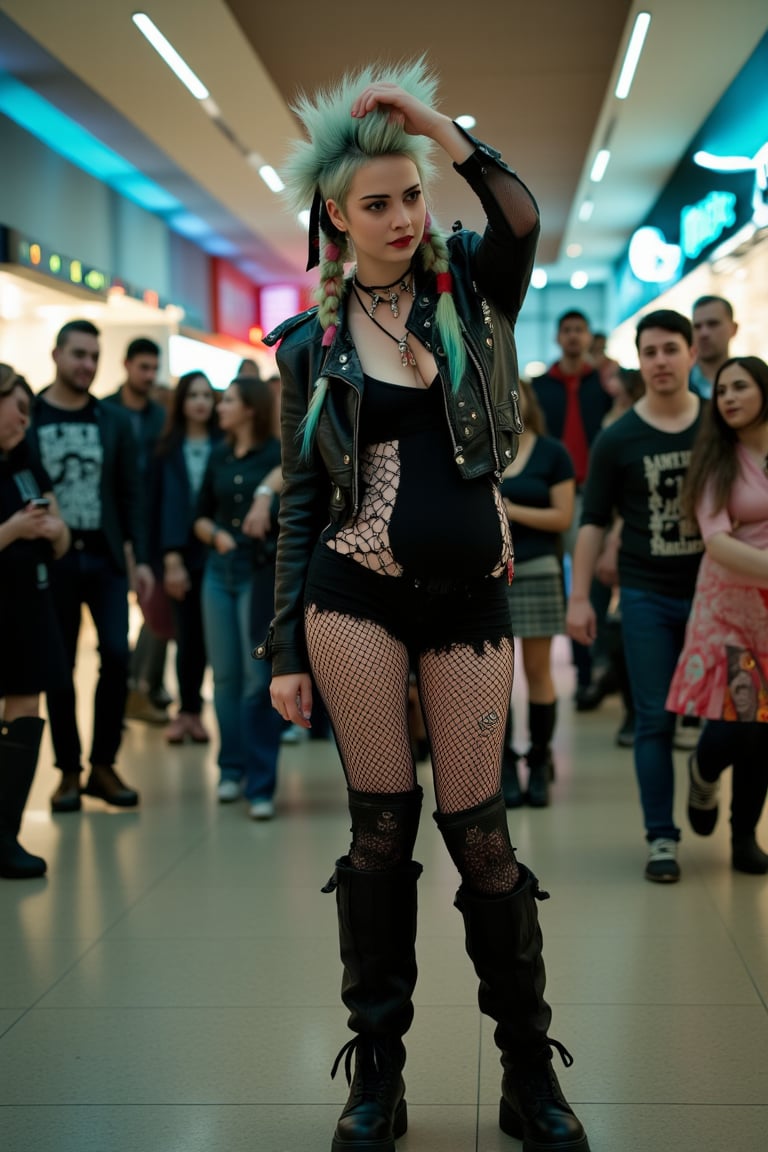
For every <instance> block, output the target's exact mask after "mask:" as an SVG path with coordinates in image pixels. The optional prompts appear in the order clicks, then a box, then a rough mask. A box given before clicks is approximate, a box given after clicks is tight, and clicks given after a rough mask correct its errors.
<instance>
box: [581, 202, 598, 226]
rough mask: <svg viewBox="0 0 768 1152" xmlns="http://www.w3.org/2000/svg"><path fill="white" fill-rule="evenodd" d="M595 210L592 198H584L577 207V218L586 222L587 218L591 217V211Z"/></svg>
mask: <svg viewBox="0 0 768 1152" xmlns="http://www.w3.org/2000/svg"><path fill="white" fill-rule="evenodd" d="M594 210H595V202H594V200H585V201H584V202H583V204H582V205H581V208H579V220H581V221H582V222H583V223H584V224H586V222H587V220H591V219H592V213H593V212H594Z"/></svg>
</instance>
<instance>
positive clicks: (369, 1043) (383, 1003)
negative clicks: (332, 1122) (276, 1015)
mask: <svg viewBox="0 0 768 1152" xmlns="http://www.w3.org/2000/svg"><path fill="white" fill-rule="evenodd" d="M420 806H421V789H418V790H417V791H416V792H412V793H401V794H397V795H393V796H390V797H385V796H382V795H377V796H376V797H372V796H365V795H363V794H360V793H351V794H350V811H351V813H352V827H353V850H357V851H358V852H362V853H363V854H364V853H365V840H366V837H367V836H369V835H373V836H374V840H377V839H379V838H383V839H384V840H385V841H389V839H390V835H389V834H390V833H391V831H392V827H393V824H395V825H399V828H400V830H401V831H403V830H405V840H404V841H402V840H400V838H399V837H398V841H399V842H400V843H401V844H403V843H404V845H405V851H406V853H407V855H406V856H405V857H404V858H401V859H400V861H399V862H397V863H395V864H394V865H393V866H392V867H388V868H385V869H383V870H375V871H363V870H360V869H359V868H354V867H352V865H351V860H350V857H349V856H345V857H342V859H341V860H339V861H338V862H337V864H336V870H335V872H334V876H333V879H332V880H331V881H330V882H329V885H327V886H326V890H331V889H332V888H333V887H335V888H336V903H337V908H338V916H339V950H340V953H341V961H342V964H343V966H344V973H343V977H342V983H341V998H342V1000H343V1001H344V1004H345V1005H346V1007H347V1008H348V1009H349V1027H350V1028H351V1029H352V1031H353V1032H355V1033H356V1035H355V1036H354V1038H353V1039H352V1040H350V1041H349V1042H348V1043H347V1044H345V1045H344V1047H343V1048H342V1049H341V1051H340V1052H339V1054H338V1056H337V1057H336V1061H335V1063H334V1066H333V1071H332V1073H331V1074H332V1075H335V1074H336V1071H337V1069H338V1066H339V1064H340V1062H341V1060H342V1057H344V1056H346V1059H345V1071H346V1075H347V1082H348V1083H349V1085H350V1093H349V1098H348V1099H347V1103H346V1105H345V1107H344V1110H343V1112H342V1114H341V1116H340V1118H339V1122H338V1124H337V1125H336V1131H335V1133H334V1137H333V1143H332V1152H394V1149H395V1140H396V1139H397V1138H398V1137H400V1136H402V1135H403V1133H404V1132H405V1130H406V1128H407V1126H408V1114H407V1107H406V1101H405V1084H404V1082H403V1076H402V1071H403V1067H404V1065H405V1047H404V1045H403V1042H402V1037H403V1036H404V1035H405V1033H406V1032H407V1031H408V1029H409V1027H410V1025H411V1021H412V1020H413V999H412V997H413V989H414V987H415V984H416V883H417V880H418V878H419V875H420V874H421V865H420V864H417V863H416V862H415V861H413V860H410V858H409V857H410V852H411V851H412V848H413V841H414V840H415V836H416V827H417V825H418V815H419V809H420ZM409 845H410V847H409ZM373 847H374V850H378V848H379V847H380V844H379V843H378V842H377V843H375V844H374V845H373ZM353 1056H354V1063H355V1067H354V1073H353V1072H352V1058H353Z"/></svg>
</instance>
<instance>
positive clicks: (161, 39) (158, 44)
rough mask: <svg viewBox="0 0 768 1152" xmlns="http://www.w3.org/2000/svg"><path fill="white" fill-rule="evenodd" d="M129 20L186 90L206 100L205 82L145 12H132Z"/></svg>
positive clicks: (207, 95) (197, 97)
mask: <svg viewBox="0 0 768 1152" xmlns="http://www.w3.org/2000/svg"><path fill="white" fill-rule="evenodd" d="M131 20H133V22H134V24H135V25H136V27H137V28H138V30H139V32H141V34H142V36H143V37H144V38H145V39H146V40H148V41H149V43H150V44H151V45H152V47H153V48H154V50H155V52H157V54H158V56H160V57H161V59H162V60H164V61H165V63H166V64H167V65H168V67H169V68H170V70H171V72H173V74H174V76H176V77H177V78H178V79H179V80H181V82H182V84H183V85H184V87H185V88H186V89H187V91H188V92H190V93H191V94H192V95H193V96H194V98H195V100H207V99H208V98H209V96H210V92H209V91H208V89H207V88H206V86H205V84H203V82H202V80H201V79H200V78H199V77H198V76H196V75H195V73H194V72H193V71H192V69H191V68H190V66H189V64H187V62H186V60H184V59H183V58H182V57H181V56H180V55H179V54H178V52H177V51H176V49H175V48H174V46H173V44H171V42H170V40H166V38H165V36H163V34H162V32H161V31H160V29H159V28H158V27H157V25H156V24H154V23H153V22H152V20H150V18H149V16H147V14H146V13H145V12H134V13H133V15H132V16H131Z"/></svg>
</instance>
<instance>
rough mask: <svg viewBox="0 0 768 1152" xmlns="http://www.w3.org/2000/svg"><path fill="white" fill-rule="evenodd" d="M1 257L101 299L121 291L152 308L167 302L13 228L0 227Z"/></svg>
mask: <svg viewBox="0 0 768 1152" xmlns="http://www.w3.org/2000/svg"><path fill="white" fill-rule="evenodd" d="M0 260H1V261H2V262H4V263H6V264H17V265H18V266H19V267H20V268H30V269H32V270H33V271H34V272H39V273H40V274H41V275H44V276H50V277H51V279H53V280H56V281H58V282H59V283H60V284H70V285H73V286H74V287H76V288H80V289H83V288H85V289H86V290H87V291H88V292H93V294H94V296H98V297H99V298H100V299H102V300H104V299H106V297H107V295H112V294H120V295H123V296H130V297H132V298H133V299H135V300H143V301H144V303H145V304H148V305H149V306H150V307H151V308H164V307H165V306H166V304H167V301H165V300H161V299H160V297H159V296H158V294H157V292H155V291H154V290H153V289H151V288H137V287H136V286H135V285H131V284H126V283H125V281H124V280H120V279H119V278H118V277H115V276H110V275H109V273H107V272H104V271H103V270H102V269H101V268H94V267H93V266H92V265H90V264H85V263H83V261H82V260H76V259H73V258H72V257H71V256H65V255H64V253H63V252H58V251H55V250H53V249H51V248H48V247H46V246H45V245H44V244H40V243H38V242H37V241H36V240H32V239H30V238H29V237H27V236H23V235H22V234H21V233H20V232H17V231H15V229H13V228H3V227H2V226H0Z"/></svg>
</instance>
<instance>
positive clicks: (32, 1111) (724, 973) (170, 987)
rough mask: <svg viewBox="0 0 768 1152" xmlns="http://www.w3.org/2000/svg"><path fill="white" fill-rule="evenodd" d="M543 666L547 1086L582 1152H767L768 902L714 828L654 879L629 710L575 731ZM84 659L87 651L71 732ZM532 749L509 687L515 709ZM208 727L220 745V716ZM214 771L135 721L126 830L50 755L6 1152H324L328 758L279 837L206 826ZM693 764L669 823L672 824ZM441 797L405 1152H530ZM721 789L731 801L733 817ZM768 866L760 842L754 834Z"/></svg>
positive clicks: (332, 1086)
mask: <svg viewBox="0 0 768 1152" xmlns="http://www.w3.org/2000/svg"><path fill="white" fill-rule="evenodd" d="M566 656H567V648H566V645H565V641H558V644H557V647H556V661H557V680H558V690H559V692H560V694H561V703H560V712H561V718H560V724H559V729H558V734H557V741H556V754H557V780H556V783H555V786H554V791H553V803H552V806H551V807H550V808H548V809H545V810H531V809H527V808H524V809H522V810H520V811H519V812H513V813H510V823H511V827H512V839H513V842H514V843H515V844H516V845H517V847H518V855H519V856H520V858H521V859H522V860H523V861H525V862H526V863H527V864H529V865H530V866H531V867H532V868H533V869H534V871H535V872H536V873H537V874H538V876H539V877H540V880H541V883H542V886H543V887H545V888H547V889H548V890H549V891H550V892H551V893H552V898H551V900H549V901H547V902H546V903H544V904H543V905H541V906H540V914H541V920H542V925H543V930H544V938H545V957H546V960H547V968H548V976H549V984H548V998H549V999H550V1001H551V1003H552V1005H553V1009H554V1021H553V1027H552V1035H554V1036H555V1037H557V1038H558V1039H560V1040H561V1041H562V1042H563V1043H565V1044H566V1045H567V1047H568V1048H569V1049H570V1050H571V1051H572V1052H573V1054H574V1056H575V1063H574V1066H573V1067H572V1068H571V1069H570V1070H564V1069H563V1070H562V1071H561V1074H560V1080H561V1083H562V1084H563V1087H564V1090H565V1092H566V1094H567V1096H568V1098H569V1099H570V1101H571V1103H572V1104H573V1105H574V1107H575V1108H576V1110H577V1112H578V1114H579V1115H580V1116H581V1118H582V1120H583V1122H584V1124H585V1126H586V1128H587V1130H588V1132H589V1136H590V1144H591V1149H592V1152H651V1150H656V1149H659V1150H662V1149H663V1150H665V1152H666V1150H669V1149H673V1150H676V1152H679V1150H682V1152H722V1150H724V1149H728V1152H759V1150H762V1149H763V1148H765V1146H766V1133H768V1071H767V1070H768V1013H767V1011H766V1008H767V1003H768V880H766V879H765V878H760V877H749V876H742V875H737V874H734V873H732V872H731V870H730V867H729V859H728V827H727V821H726V820H724V819H722V818H721V821H720V825H719V826H718V828H717V830H716V832H715V834H714V835H713V836H712V837H711V838H710V839H708V840H701V839H697V838H696V837H695V836H693V834H692V833H690V832H688V831H687V830H686V831H685V833H684V840H683V844H682V849H681V855H680V860H681V865H682V869H683V879H682V881H681V883H680V884H678V885H672V886H670V887H663V886H658V885H653V884H649V883H648V882H647V881H645V880H644V879H643V875H642V873H643V865H644V861H645V847H644V842H643V836H642V829H641V824H640V817H639V808H638V803H637V799H636V792H635V783H634V777H633V772H632V754H631V752H630V751H626V750H622V749H619V748H616V747H615V746H614V743H613V736H614V733H615V731H616V728H617V727H618V724H619V720H620V716H619V703H618V700H617V698H615V697H611V698H609V699H608V700H606V701H604V703H603V705H602V706H601V708H600V709H599V710H598V711H596V712H592V713H587V714H579V715H576V714H573V713H572V709H571V705H570V695H571V692H572V686H573V684H572V673H571V670H570V668H569V667H568V664H567V659H566ZM93 663H94V656H93V643H92V638H91V637H89V636H88V635H87V634H86V636H85V637H84V646H83V656H82V671H81V673H80V676H79V683H80V686H81V689H82V691H81V710H82V714H83V718H84V720H85V721H86V724H85V731H86V732H89V730H90V729H89V725H88V724H87V717H88V711H89V708H90V699H89V696H90V691H89V689H90V684H91V681H92V674H93ZM515 699H516V701H517V709H516V711H517V715H518V718H519V727H520V730H521V734H524V710H523V706H522V685H521V684H518V686H517V687H516V689H515ZM207 719H208V721H209V722H210V723H211V724H212V722H213V718H212V715H211V713H210V706H207ZM214 757H215V753H214V751H213V749H211V748H205V747H198V746H185V747H182V748H170V747H167V746H166V745H165V744H164V742H163V738H162V729H157V728H153V727H149V726H147V725H145V724H141V723H138V722H130V723H129V724H128V725H127V730H126V734H125V742H124V747H123V753H122V759H121V769H122V772H123V774H124V776H125V778H126V779H127V780H128V781H129V782H130V783H131V784H134V785H135V786H137V787H138V788H139V789H140V791H141V797H142V803H141V807H140V809H139V810H137V811H135V812H119V811H114V810H109V809H108V808H107V807H106V806H105V805H103V804H102V803H100V802H99V801H96V800H89V799H86V800H85V801H84V805H83V811H82V812H81V813H80V814H74V815H61V816H55V817H54V816H52V815H51V814H50V811H49V806H48V797H49V795H50V793H51V792H52V791H53V789H54V787H55V784H56V779H57V776H56V773H55V772H54V771H53V769H52V767H51V751H50V744H49V742H48V737H47V735H46V738H45V743H44V750H43V755H42V759H41V764H40V768H39V770H38V773H37V778H36V781H35V785H34V789H33V792H32V795H31V799H30V803H29V806H28V811H27V814H26V816H25V820H24V827H23V834H22V841H23V843H24V845H25V847H26V848H27V849H28V850H30V851H33V852H38V853H40V854H42V855H44V856H45V857H46V858H47V860H48V864H49V872H48V876H47V877H46V878H45V879H43V880H35V881H26V882H21V881H17V882H11V881H0V965H1V966H2V968H1V970H2V974H3V975H2V980H0V1149H2V1150H3V1152H129V1150H130V1152H135V1150H136V1149H141V1150H147V1152H203V1150H205V1152H211V1150H215V1152H329V1149H330V1142H331V1133H332V1130H333V1127H334V1125H335V1122H336V1118H337V1115H338V1113H339V1110H340V1106H341V1104H342V1103H343V1101H344V1099H345V1098H346V1086H345V1084H344V1082H343V1079H342V1077H341V1076H338V1077H337V1079H336V1081H331V1079H330V1075H329V1071H330V1066H331V1063H332V1061H333V1058H334V1056H335V1054H336V1052H337V1051H338V1049H339V1048H340V1047H341V1045H342V1044H343V1043H344V1042H345V1040H346V1039H347V1038H348V1033H347V1031H346V1014H345V1011H344V1009H343V1007H342V1006H341V1004H340V1001H339V998H338V989H339V979H340V969H339V962H338V955H337V943H336V933H335V907H334V898H333V897H332V896H325V895H322V894H321V892H320V888H321V885H322V884H323V883H324V882H325V880H326V879H327V878H328V876H329V875H330V873H331V870H332V867H333V861H334V859H335V857H336V856H338V855H340V854H341V853H342V852H343V851H344V850H345V848H346V845H347V841H348V819H347V817H346V815H345V810H344V801H345V793H344V789H343V784H342V777H341V772H340V769H339V766H338V762H337V757H336V753H335V750H334V748H333V746H332V745H331V744H328V743H323V742H319V741H314V742H311V743H302V744H298V745H294V746H286V747H285V748H284V750H283V753H282V761H281V773H280V788H279V793H278V798H277V799H278V816H277V818H276V819H275V820H274V821H273V822H272V823H269V824H255V823H253V822H251V821H249V820H248V819H247V816H246V809H245V806H244V805H243V806H241V805H240V804H235V805H229V806H226V807H223V806H219V805H217V803H216V798H215V786H216V769H215V761H214ZM684 765H685V757H684V754H683V753H679V754H678V781H679V794H678V798H677V811H678V817H679V820H680V821H681V823H683V825H684V814H685V813H684V806H685V790H684ZM420 775H421V782H422V784H423V785H424V787H425V791H426V793H427V797H426V804H425V813H426V816H425V818H424V819H423V821H422V828H421V831H420V834H419V842H418V845H417V858H418V859H419V860H421V861H422V862H423V864H424V875H423V877H422V880H421V883H420V889H419V899H420V930H419V940H418V959H419V966H420V979H419V984H418V988H417V993H416V1018H415V1021H414V1025H413V1028H412V1030H411V1032H410V1034H409V1037H408V1064H407V1067H406V1079H407V1083H408V1093H407V1095H408V1103H409V1118H410V1125H409V1130H408V1134H407V1136H406V1137H405V1138H404V1139H403V1140H401V1141H399V1142H398V1152H416V1150H418V1152H438V1150H439V1152H446V1150H448V1152H502V1150H503V1149H505V1150H507V1152H516V1150H517V1152H519V1149H520V1145H519V1144H518V1143H517V1142H516V1141H514V1140H511V1139H509V1138H508V1137H505V1136H504V1135H502V1133H501V1132H500V1131H499V1129H498V1127H497V1109H498V1094H499V1093H498V1089H499V1076H500V1068H499V1063H498V1055H497V1053H496V1051H495V1049H494V1046H493V1041H492V1029H491V1026H490V1023H489V1021H487V1020H485V1019H483V1018H481V1016H480V1014H479V1012H478V1010H477V1007H476V999H475V996H476V982H475V980H474V978H473V975H472V972H471V969H470V964H469V961H468V959H467V957H466V955H465V954H464V948H463V938H462V932H461V926H460V920H459V916H458V913H457V912H456V911H455V909H454V908H453V907H452V900H453V895H454V891H455V888H456V884H457V877H456V874H455V872H454V869H453V866H452V864H451V862H450V860H449V859H448V857H447V854H446V852H445V850H444V848H443V846H442V841H441V840H440V839H439V837H438V835H437V832H436V829H435V827H434V825H433V822H432V820H431V819H430V818H429V812H430V811H431V782H430V775H429V770H428V767H427V765H426V764H425V765H422V768H421V770H420ZM727 788H728V785H727V783H726V797H725V801H726V805H727V802H728V794H727ZM760 832H761V838H762V842H763V846H764V847H765V846H768V818H765V817H764V819H763V822H762V825H761V829H760Z"/></svg>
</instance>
